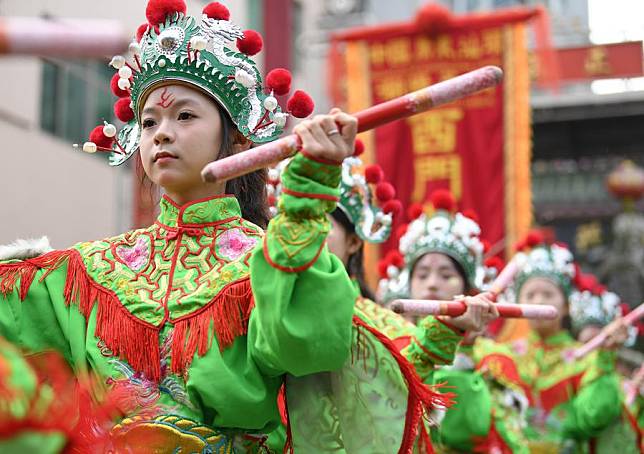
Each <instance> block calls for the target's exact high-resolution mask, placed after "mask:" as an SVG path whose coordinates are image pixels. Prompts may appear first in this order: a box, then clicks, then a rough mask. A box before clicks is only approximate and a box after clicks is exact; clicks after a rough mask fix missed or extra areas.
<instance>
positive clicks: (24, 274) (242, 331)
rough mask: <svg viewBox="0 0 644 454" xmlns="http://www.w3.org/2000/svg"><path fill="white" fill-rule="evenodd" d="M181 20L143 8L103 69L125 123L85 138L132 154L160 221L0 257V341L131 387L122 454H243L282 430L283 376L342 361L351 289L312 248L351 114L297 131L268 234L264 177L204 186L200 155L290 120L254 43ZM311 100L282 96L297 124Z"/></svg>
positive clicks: (210, 9) (181, 8) (120, 432)
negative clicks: (27, 255) (154, 197)
mask: <svg viewBox="0 0 644 454" xmlns="http://www.w3.org/2000/svg"><path fill="white" fill-rule="evenodd" d="M185 11H186V6H185V4H184V2H183V1H181V0H173V1H170V0H152V1H150V2H149V3H148V6H147V10H146V15H147V19H148V23H147V24H146V25H144V26H142V27H141V28H140V29H139V33H138V36H137V40H136V42H135V43H133V44H132V45H131V46H130V55H129V56H128V57H127V58H124V57H120V56H119V57H115V58H114V59H113V61H112V64H113V65H114V66H115V67H116V68H118V75H115V78H114V79H113V84H112V89H113V90H114V92H115V93H116V94H117V95H118V96H120V98H119V100H118V101H117V103H116V105H115V112H116V114H117V116H118V117H119V118H120V119H121V120H122V121H124V122H125V123H126V124H125V126H124V127H123V128H122V129H121V130H120V132H119V133H118V134H117V131H116V128H115V127H114V126H113V125H110V124H106V125H105V126H101V127H98V128H97V129H95V130H94V131H93V132H92V135H91V139H92V141H91V142H87V143H86V144H84V145H83V149H84V150H85V151H88V152H94V151H96V150H97V149H98V150H107V151H110V152H111V155H110V160H111V163H112V164H120V163H122V162H124V161H125V160H126V159H128V158H129V157H131V156H132V155H133V154H134V153H135V151H136V150H140V159H141V162H142V164H143V167H144V169H145V172H146V175H147V176H148V178H150V179H151V180H152V181H153V182H154V183H156V184H158V185H159V186H161V187H162V188H163V189H164V192H165V194H164V196H163V198H162V200H161V202H160V215H159V217H158V219H157V221H156V222H155V223H154V224H153V225H152V226H150V227H147V228H143V229H139V230H134V231H130V232H127V233H124V234H122V235H119V236H116V237H113V238H107V239H104V240H99V241H92V242H85V243H79V244H77V245H75V246H73V247H71V248H70V249H67V250H60V251H53V252H49V253H46V254H44V255H41V256H38V257H36V258H31V259H27V260H22V261H20V260H9V261H4V262H1V263H0V290H1V292H2V296H0V333H1V334H2V335H4V336H5V337H6V338H7V339H8V340H9V341H11V342H13V343H15V344H17V345H20V346H21V347H24V348H28V349H30V350H34V351H41V350H44V349H55V350H57V351H59V352H61V353H62V354H63V355H64V357H65V359H66V360H67V361H68V363H69V364H70V365H71V366H72V367H73V369H74V371H75V373H76V374H79V375H80V374H82V373H84V372H85V371H91V372H92V373H94V374H97V375H98V376H100V377H102V379H103V382H104V384H105V385H106V386H108V387H111V388H118V389H121V390H126V391H128V392H129V399H124V403H125V404H126V406H125V407H124V408H122V411H123V414H124V416H126V418H125V419H123V420H122V421H121V422H120V424H119V425H117V426H116V427H115V428H113V430H112V432H113V433H112V437H111V443H112V449H115V450H116V451H118V452H125V451H128V450H131V451H133V452H177V451H182V452H183V451H186V452H187V451H190V452H194V451H199V452H230V450H231V449H237V450H239V451H238V452H245V450H248V451H249V452H256V451H258V450H259V449H260V445H262V444H263V440H264V438H265V437H264V435H263V434H266V433H268V432H270V431H272V430H273V429H274V428H275V427H276V426H277V425H278V423H279V421H280V415H279V412H278V407H277V395H278V391H279V389H280V386H281V385H282V382H283V377H284V375H285V374H287V373H290V374H292V375H294V376H303V375H306V374H311V373H317V372H321V371H328V370H334V369H338V368H340V367H341V366H342V365H343V364H344V363H345V362H346V361H347V360H348V359H349V356H350V345H351V340H352V339H351V332H352V331H351V323H352V317H353V305H354V301H355V294H354V289H353V286H352V284H351V281H350V280H349V279H348V278H347V275H346V272H345V270H344V266H343V265H342V263H341V262H340V261H339V260H338V259H337V258H336V257H334V256H332V255H331V254H329V253H328V251H327V249H326V248H325V247H324V242H325V238H326V235H327V233H328V230H329V223H328V220H327V218H326V213H328V212H330V211H332V210H333V209H334V207H335V201H336V200H337V196H338V189H337V186H338V183H339V179H340V165H339V164H340V163H341V162H342V160H343V159H344V158H345V157H347V156H348V155H350V154H351V153H352V152H353V147H354V143H353V142H354V137H355V132H356V121H355V119H354V118H352V117H350V116H348V115H346V114H344V113H342V112H339V111H335V112H334V113H333V114H330V115H321V116H316V117H314V118H313V119H312V120H309V121H306V122H304V123H301V124H300V125H298V126H297V127H296V128H295V132H296V133H297V134H298V136H299V137H300V139H301V141H302V144H303V146H304V149H305V152H303V153H301V154H298V155H297V156H296V157H295V158H294V159H293V161H292V162H291V164H290V165H289V167H288V168H287V169H286V171H285V174H284V185H285V188H287V189H288V190H286V189H285V190H284V194H283V196H282V198H281V202H280V203H281V206H282V208H283V209H282V211H281V213H280V215H278V216H277V217H276V218H275V219H273V220H272V221H271V222H270V223H269V225H268V227H267V230H266V233H264V232H263V230H262V227H264V226H265V224H266V222H267V215H266V206H265V203H264V200H265V195H264V184H265V180H264V177H263V174H262V173H261V172H260V173H257V174H254V175H250V176H247V177H242V178H239V179H237V180H235V181H231V182H230V183H228V184H227V185H226V186H224V185H221V184H207V183H204V182H202V180H201V177H200V171H201V169H202V168H203V167H204V166H205V165H206V164H207V163H208V162H210V161H212V160H214V159H217V158H220V157H223V156H227V155H230V154H233V153H235V152H236V151H238V150H243V149H245V148H248V147H249V146H250V144H251V142H266V141H270V140H273V139H274V138H276V137H277V136H278V135H279V134H280V132H281V131H282V128H283V126H284V121H285V116H286V114H283V113H281V111H280V108H279V106H278V105H277V103H276V101H275V98H274V97H273V96H272V95H267V94H266V93H265V90H266V87H265V85H264V83H263V82H262V79H261V77H260V75H259V72H258V71H257V69H256V67H255V64H254V63H253V61H252V60H251V59H250V58H249V57H248V55H252V54H255V53H257V52H258V51H259V49H260V48H261V38H260V37H259V35H258V34H257V33H256V32H253V31H246V32H243V33H242V31H241V30H240V29H239V28H238V27H237V26H235V25H234V24H233V23H232V22H230V21H229V13H228V11H227V9H226V8H225V7H224V6H223V5H221V4H219V3H212V4H209V5H207V6H206V7H205V8H204V15H203V17H202V18H200V19H199V20H196V19H194V18H192V17H189V16H186V15H185ZM234 40H236V41H237V47H238V49H239V52H238V51H236V50H233V49H231V48H229V47H228V45H229V43H230V42H231V41H234ZM268 79H269V81H268V82H267V84H268V90H271V89H272V90H273V91H275V93H278V92H279V93H280V94H284V93H285V92H287V91H288V81H289V79H290V76H288V74H285V72H284V71H281V72H278V73H277V74H275V73H273V74H269V77H268ZM310 104H311V101H310V98H308V96H307V95H305V94H302V93H297V92H296V94H295V95H294V96H293V97H292V98H291V99H290V100H289V110H290V112H291V113H293V114H294V115H300V116H302V115H303V116H306V115H308V113H310V110H311V105H310ZM330 296H332V297H330Z"/></svg>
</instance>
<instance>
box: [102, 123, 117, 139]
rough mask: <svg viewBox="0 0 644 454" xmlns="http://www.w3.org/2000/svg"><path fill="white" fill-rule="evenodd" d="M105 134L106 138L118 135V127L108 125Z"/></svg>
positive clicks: (104, 130) (104, 129)
mask: <svg viewBox="0 0 644 454" xmlns="http://www.w3.org/2000/svg"><path fill="white" fill-rule="evenodd" d="M103 134H105V137H114V136H115V135H116V126H114V125H113V124H110V123H108V124H106V125H105V126H103Z"/></svg>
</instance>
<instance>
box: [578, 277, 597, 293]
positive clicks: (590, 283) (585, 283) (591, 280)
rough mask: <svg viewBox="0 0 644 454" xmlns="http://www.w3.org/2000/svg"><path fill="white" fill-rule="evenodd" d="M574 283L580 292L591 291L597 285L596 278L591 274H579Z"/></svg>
mask: <svg viewBox="0 0 644 454" xmlns="http://www.w3.org/2000/svg"><path fill="white" fill-rule="evenodd" d="M576 284H577V288H578V289H579V291H580V292H584V291H587V292H593V291H594V290H595V287H597V279H596V278H595V276H593V275H592V274H581V275H580V276H579V278H578V279H577V282H576Z"/></svg>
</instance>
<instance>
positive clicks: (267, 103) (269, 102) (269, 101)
mask: <svg viewBox="0 0 644 454" xmlns="http://www.w3.org/2000/svg"><path fill="white" fill-rule="evenodd" d="M264 108H265V109H266V110H268V111H269V112H273V111H274V110H275V109H277V99H275V97H274V96H268V97H267V98H266V99H265V100H264Z"/></svg>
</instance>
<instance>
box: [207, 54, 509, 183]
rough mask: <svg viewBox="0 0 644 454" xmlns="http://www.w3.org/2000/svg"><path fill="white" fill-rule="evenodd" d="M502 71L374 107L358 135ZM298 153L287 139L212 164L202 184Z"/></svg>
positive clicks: (464, 92) (493, 79) (472, 88)
mask: <svg viewBox="0 0 644 454" xmlns="http://www.w3.org/2000/svg"><path fill="white" fill-rule="evenodd" d="M502 79H503V71H502V70H501V69H500V68H498V67H496V66H485V67H483V68H479V69H476V70H474V71H471V72H468V73H465V74H462V75H460V76H457V77H454V78H453V79H448V80H445V81H443V82H439V83H437V84H435V85H430V86H429V87H425V88H422V89H420V90H418V91H415V92H413V93H408V94H406V95H404V96H401V97H399V98H396V99H392V100H390V101H386V102H383V103H381V104H378V105H375V106H373V107H370V108H368V109H365V110H363V111H361V112H358V113H356V114H354V115H355V117H356V118H357V119H358V132H363V131H368V130H370V129H373V128H377V127H378V126H381V125H383V124H385V123H390V122H392V121H394V120H400V119H402V118H406V117H409V116H411V115H416V114H419V113H422V112H425V111H427V110H430V109H432V108H434V107H437V106H441V105H443V104H446V103H449V102H452V101H456V100H458V99H461V98H464V97H466V96H469V95H472V94H474V93H476V92H479V91H481V90H485V89H486V88H490V87H494V86H496V85H498V84H499V83H500V82H501V80H502ZM299 149H300V143H299V140H298V138H297V136H296V135H294V134H293V135H290V136H286V137H284V138H282V139H278V140H275V141H274V142H270V143H267V144H264V145H260V146H258V147H256V148H252V149H250V150H247V151H243V152H241V153H237V154H235V155H233V156H229V157H227V158H224V159H220V160H218V161H215V162H211V163H210V164H208V165H207V166H206V167H204V168H203V170H202V171H201V177H202V178H203V179H204V181H207V182H215V181H227V180H231V179H233V178H237V177H239V176H242V175H245V174H247V173H251V172H254V171H255V170H259V169H261V168H264V167H269V166H272V165H275V164H277V163H278V162H280V161H282V160H284V159H286V158H288V157H290V156H293V155H294V154H295V153H297V152H298V151H299Z"/></svg>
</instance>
